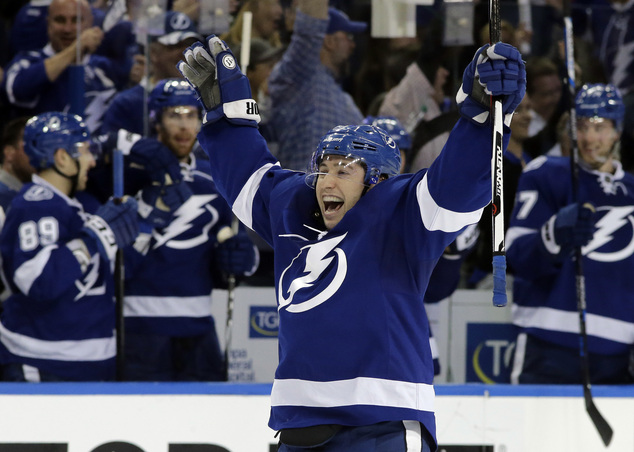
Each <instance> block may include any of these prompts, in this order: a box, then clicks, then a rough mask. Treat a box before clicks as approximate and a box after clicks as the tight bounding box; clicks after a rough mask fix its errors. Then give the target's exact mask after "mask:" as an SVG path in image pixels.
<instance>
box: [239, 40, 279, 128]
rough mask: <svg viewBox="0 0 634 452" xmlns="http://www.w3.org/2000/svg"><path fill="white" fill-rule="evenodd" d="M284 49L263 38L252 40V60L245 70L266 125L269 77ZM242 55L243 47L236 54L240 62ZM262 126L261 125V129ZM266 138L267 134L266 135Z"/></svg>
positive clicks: (268, 102)
mask: <svg viewBox="0 0 634 452" xmlns="http://www.w3.org/2000/svg"><path fill="white" fill-rule="evenodd" d="M282 52H283V49H282V48H280V47H273V46H272V45H271V44H269V43H268V42H267V41H265V40H264V39H261V38H253V39H251V47H250V53H249V55H250V58H249V65H248V66H247V68H246V70H245V74H246V76H247V78H248V79H249V84H250V85H251V92H252V93H253V99H254V100H255V101H256V102H257V103H258V106H259V110H260V116H261V117H262V122H263V123H265V124H266V122H267V119H268V117H269V110H268V109H269V108H270V105H269V104H270V100H269V86H268V81H269V76H270V75H271V71H272V70H273V66H274V65H275V63H277V62H278V61H279V59H280V58H281V56H282ZM241 53H242V47H239V48H238V50H237V51H236V52H235V56H236V58H237V60H238V62H239V61H240V55H241ZM261 126H262V124H260V127H261ZM264 135H265V137H266V134H264Z"/></svg>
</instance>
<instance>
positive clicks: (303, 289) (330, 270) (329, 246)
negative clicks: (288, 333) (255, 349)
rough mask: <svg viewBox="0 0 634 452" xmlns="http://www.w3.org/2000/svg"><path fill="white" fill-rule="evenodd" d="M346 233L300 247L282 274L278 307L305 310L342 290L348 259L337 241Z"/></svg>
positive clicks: (296, 310)
mask: <svg viewBox="0 0 634 452" xmlns="http://www.w3.org/2000/svg"><path fill="white" fill-rule="evenodd" d="M346 235H347V234H343V235H341V236H338V237H333V238H331V239H327V240H322V241H319V242H317V243H314V244H312V245H307V246H305V247H303V248H302V249H301V250H300V251H299V254H298V255H297V256H295V258H294V259H293V260H292V261H291V263H290V264H289V266H288V267H286V269H285V270H284V271H283V272H282V275H281V277H280V282H279V287H278V310H281V309H285V310H286V311H288V312H292V313H301V312H305V311H308V310H310V309H313V308H315V307H317V306H319V305H320V304H322V303H324V302H326V301H328V300H329V299H330V297H331V296H332V295H334V294H335V293H336V292H337V290H339V288H340V287H341V285H342V284H343V281H344V280H345V278H346V274H347V272H348V263H347V259H346V254H345V253H344V252H343V250H342V249H341V248H339V247H338V245H339V243H340V242H341V241H342V240H343V239H344V238H345V237H346ZM296 297H297V299H295V298H296Z"/></svg>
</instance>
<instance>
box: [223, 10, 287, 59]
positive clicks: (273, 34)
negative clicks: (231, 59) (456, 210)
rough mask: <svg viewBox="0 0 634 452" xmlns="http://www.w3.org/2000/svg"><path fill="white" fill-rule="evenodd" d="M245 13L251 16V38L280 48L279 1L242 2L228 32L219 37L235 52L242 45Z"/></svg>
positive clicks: (280, 13)
mask: <svg viewBox="0 0 634 452" xmlns="http://www.w3.org/2000/svg"><path fill="white" fill-rule="evenodd" d="M247 11H250V12H251V13H252V14H253V18H252V21H251V23H252V25H251V38H260V39H264V40H265V41H268V42H269V44H271V45H272V46H273V47H281V45H282V43H281V40H280V31H279V30H280V25H281V23H280V21H281V20H282V5H281V4H280V0H247V1H246V2H244V3H243V4H242V6H241V7H240V10H239V11H238V14H237V16H236V19H235V20H234V21H233V23H232V24H231V27H230V28H229V31H227V33H225V34H223V35H221V38H222V39H223V40H224V41H225V42H226V43H227V45H228V46H229V47H231V49H233V50H234V51H235V50H237V48H238V47H239V46H240V44H241V43H242V26H243V23H244V13H245V12H247Z"/></svg>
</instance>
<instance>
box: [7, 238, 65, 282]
mask: <svg viewBox="0 0 634 452" xmlns="http://www.w3.org/2000/svg"><path fill="white" fill-rule="evenodd" d="M56 248H57V245H48V246H45V247H44V248H42V249H41V250H40V251H39V252H38V253H37V254H36V255H35V256H34V257H33V259H29V260H28V261H26V262H24V263H22V265H20V266H19V267H18V269H17V270H16V271H15V274H14V276H13V281H14V282H15V285H16V286H18V288H19V289H20V290H21V291H22V293H23V294H28V293H29V291H30V290H31V286H32V285H33V283H34V282H35V280H36V279H37V278H39V277H40V275H41V274H42V271H44V267H46V264H47V263H48V260H49V259H50V257H51V253H52V252H53V250H54V249H56Z"/></svg>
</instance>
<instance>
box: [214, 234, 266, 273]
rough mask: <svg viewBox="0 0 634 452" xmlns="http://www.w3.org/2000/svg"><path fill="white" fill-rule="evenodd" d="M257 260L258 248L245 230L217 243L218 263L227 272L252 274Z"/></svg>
mask: <svg viewBox="0 0 634 452" xmlns="http://www.w3.org/2000/svg"><path fill="white" fill-rule="evenodd" d="M257 260H258V257H257V250H256V248H255V246H254V245H253V242H252V241H251V239H250V238H249V236H248V234H247V233H246V231H244V230H241V231H239V232H238V233H237V234H236V235H234V236H232V237H230V238H228V239H226V240H224V241H223V242H221V243H220V242H219V243H218V244H217V245H216V265H217V266H218V267H219V268H220V270H222V271H224V272H226V273H227V274H231V275H236V276H249V275H252V274H253V272H255V270H256V269H257Z"/></svg>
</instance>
